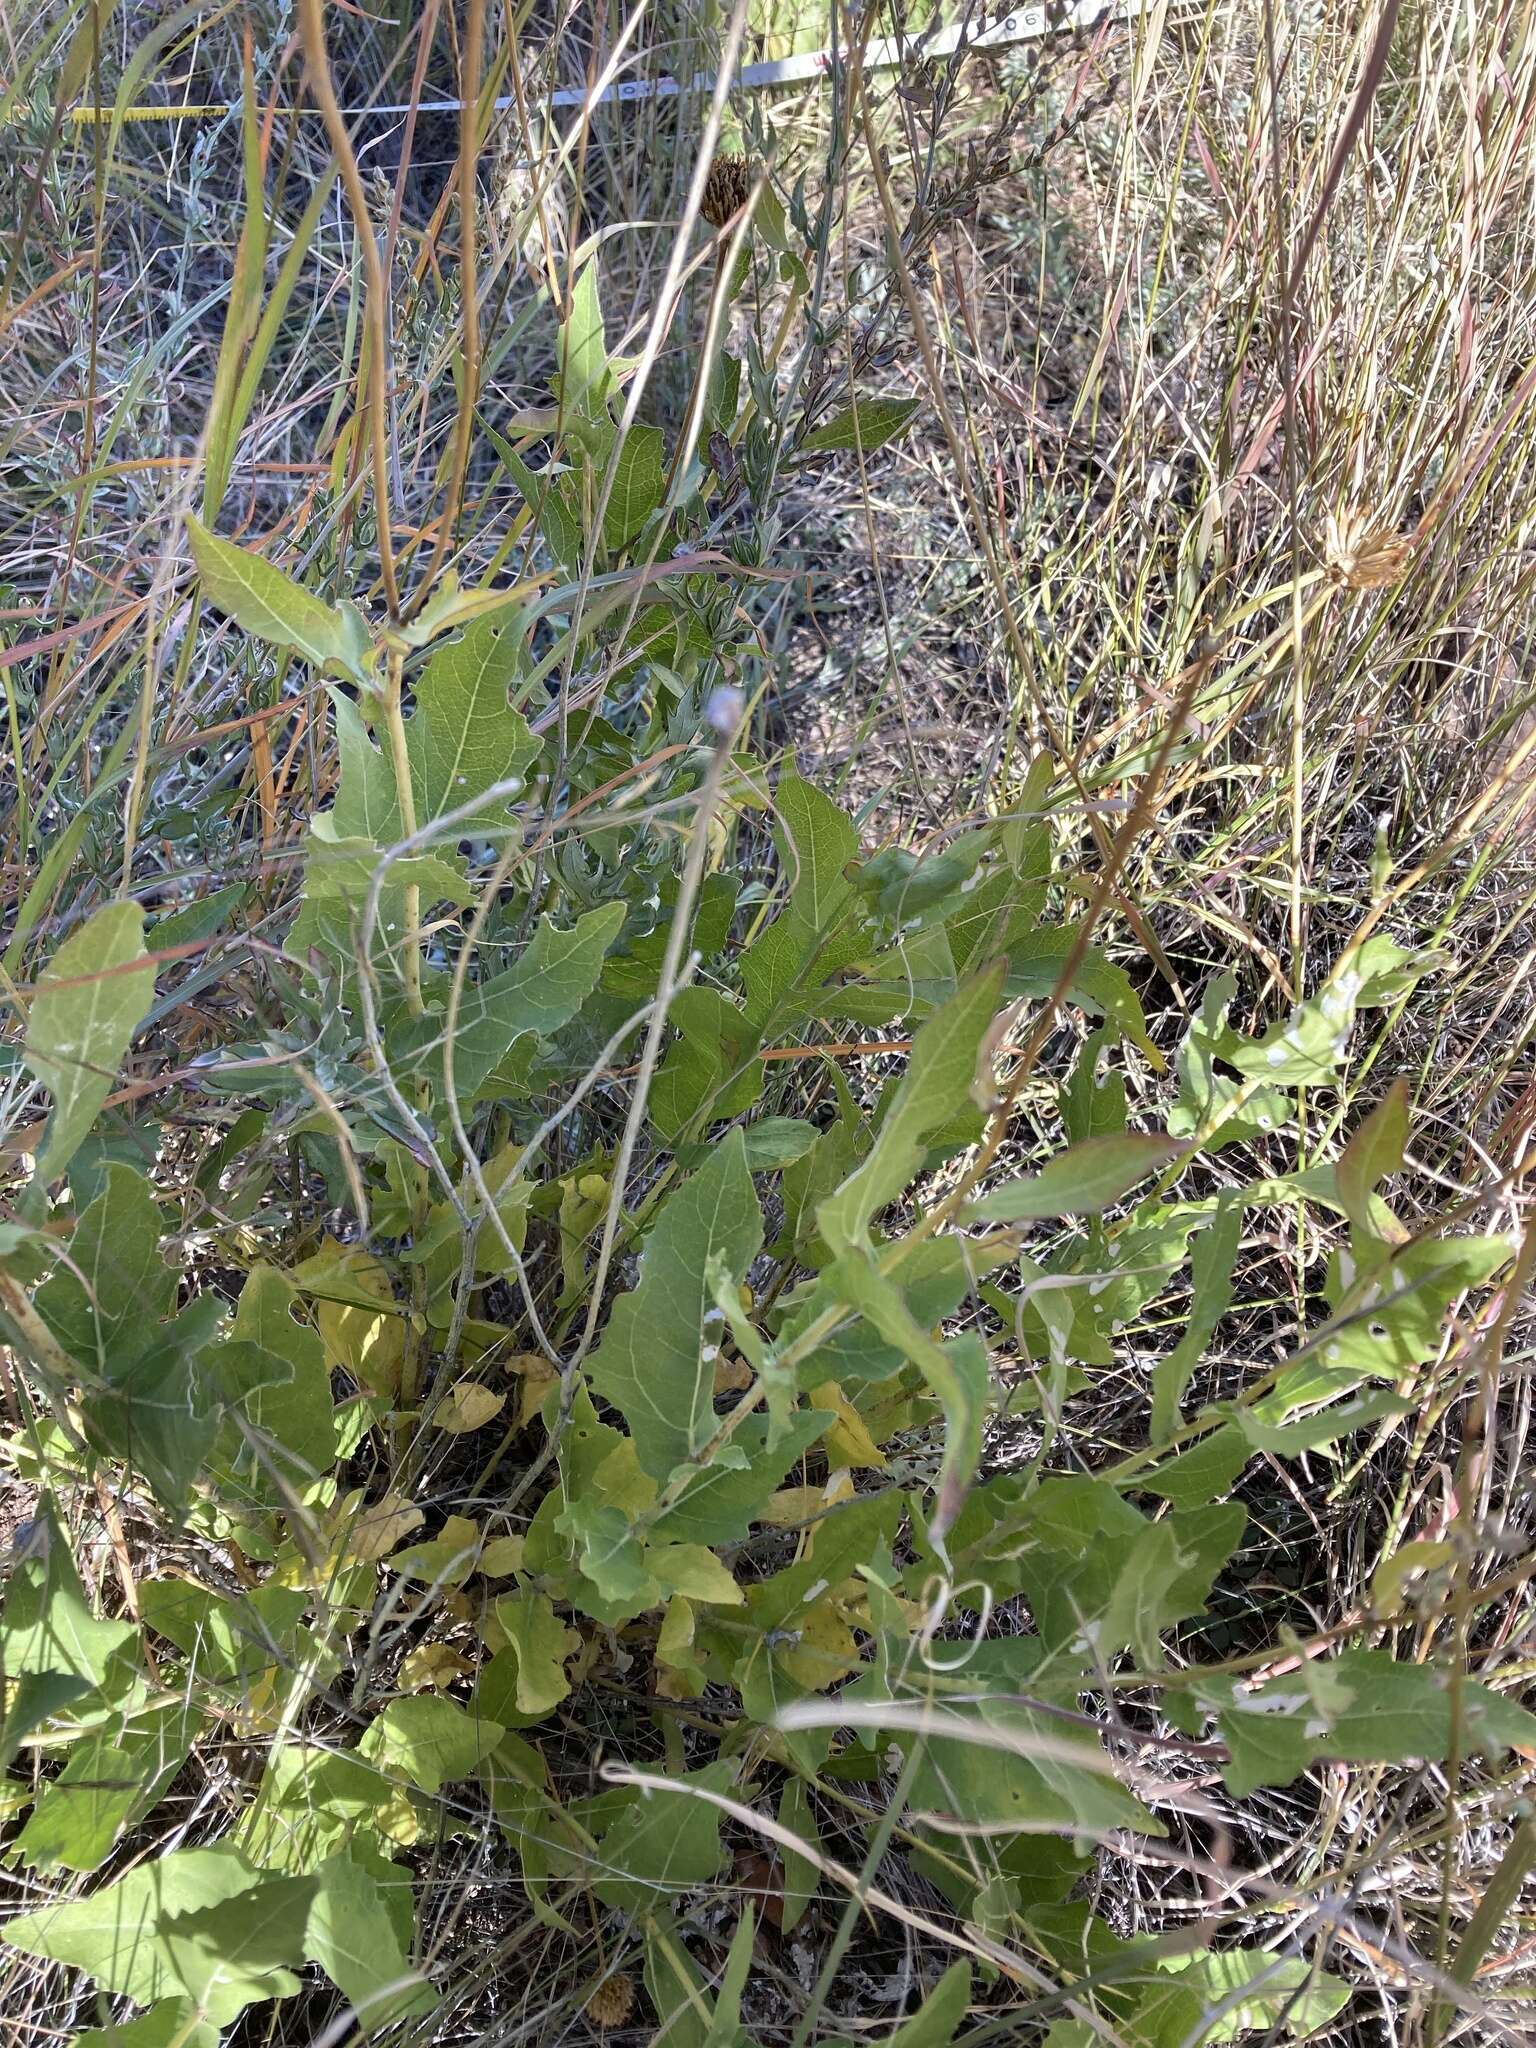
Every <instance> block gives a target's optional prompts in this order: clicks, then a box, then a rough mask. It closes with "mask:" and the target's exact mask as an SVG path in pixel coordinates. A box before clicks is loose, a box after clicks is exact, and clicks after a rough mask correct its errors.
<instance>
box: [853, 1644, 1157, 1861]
mask: <svg viewBox="0 0 1536 2048" xmlns="http://www.w3.org/2000/svg"><path fill="white" fill-rule="evenodd" d="M1051 1663H1052V1660H1051V1658H1050V1654H1049V1652H1047V1651H1046V1650H1045V1648H1044V1646H1043V1645H1042V1644H1041V1643H1040V1642H1039V1641H1038V1640H1036V1639H1034V1638H1032V1637H1027V1636H1020V1637H1015V1638H1013V1639H1012V1640H1009V1641H1005V1642H990V1643H982V1644H981V1645H979V1646H978V1647H977V1649H976V1650H975V1651H974V1652H973V1654H972V1656H971V1657H970V1658H969V1659H968V1661H967V1663H966V1666H965V1693H966V1698H965V1701H964V1704H963V1705H956V1706H954V1707H946V1706H945V1704H944V1700H943V1698H942V1696H938V1697H934V1698H930V1697H928V1695H927V1694H926V1693H924V1694H921V1695H918V1696H916V1697H913V1696H911V1695H909V1694H908V1693H906V1692H905V1691H903V1692H902V1693H901V1694H899V1695H898V1694H895V1693H893V1692H892V1690H891V1687H890V1686H889V1685H888V1684H887V1683H886V1681H885V1680H884V1679H882V1678H881V1677H880V1676H879V1675H878V1674H877V1673H874V1672H871V1674H870V1675H869V1676H868V1677H867V1678H864V1679H860V1680H859V1681H858V1683H857V1684H855V1685H854V1686H852V1687H850V1688H849V1689H848V1690H847V1691H846V1692H845V1693H842V1694H840V1695H839V1698H840V1699H845V1700H848V1701H850V1702H853V1701H857V1702H858V1703H859V1706H860V1708H861V1709H863V1710H867V1711H868V1713H869V1714H870V1715H871V1716H872V1717H873V1721H874V1726H875V1727H876V1728H877V1729H879V1730H880V1732H881V1733H882V1735H887V1739H889V1740H891V1741H894V1742H896V1743H898V1744H900V1746H901V1747H902V1748H903V1749H908V1748H910V1747H911V1745H912V1744H913V1743H915V1742H917V1741H919V1740H920V1741H921V1744H922V1750H921V1755H920V1757H919V1759H918V1762H917V1765H916V1768H915V1770H914V1774H913V1778H912V1787H911V1794H910V1800H911V1807H912V1809H913V1810H914V1811H915V1812H917V1813H934V1814H944V1815H949V1816H952V1817H953V1818H954V1819H955V1820H958V1821H962V1822H965V1823H967V1824H968V1825H969V1826H970V1827H972V1828H978V1829H986V1830H987V1831H988V1832H989V1833H991V1834H993V1835H995V1836H996V1837H997V1838H998V1839H1003V1838H1005V1837H1007V1835H1008V1834H1009V1833H1010V1831H1012V1830H1017V1831H1019V1832H1020V1833H1021V1834H1025V1835H1030V1834H1038V1833H1045V1832H1052V1831H1054V1832H1059V1833H1061V1834H1069V1835H1085V1836H1088V1837H1090V1838H1091V1837H1094V1836H1097V1835H1099V1834H1102V1833H1103V1832H1105V1831H1107V1830H1109V1829H1111V1828H1123V1827H1128V1828H1134V1829H1138V1830H1140V1831H1141V1832H1143V1833H1147V1834H1161V1833H1163V1832H1164V1830H1163V1829H1162V1828H1161V1826H1160V1825H1159V1823H1158V1822H1157V1821H1156V1820H1155V1819H1154V1818H1153V1816H1152V1815H1151V1814H1150V1813H1149V1812H1148V1811H1147V1809H1146V1808H1145V1807H1144V1806H1143V1805H1142V1804H1141V1802H1140V1800H1138V1799H1135V1798H1133V1797H1132V1796H1131V1794H1130V1793H1129V1792H1127V1791H1126V1790H1125V1788H1124V1786H1123V1785H1121V1784H1120V1783H1119V1781H1118V1780H1117V1778H1116V1777H1115V1774H1114V1769H1113V1766H1112V1765H1111V1763H1110V1760H1109V1758H1108V1757H1107V1756H1106V1755H1105V1754H1104V1751H1103V1749H1102V1748H1101V1747H1100V1745H1099V1742H1098V1740H1097V1738H1096V1736H1095V1734H1094V1732H1093V1731H1092V1730H1091V1729H1088V1728H1084V1727H1082V1726H1081V1725H1080V1724H1078V1723H1076V1722H1074V1721H1072V1720H1069V1719H1067V1718H1065V1717H1064V1716H1063V1715H1061V1714H1059V1713H1052V1712H1051V1711H1050V1707H1051V1705H1052V1704H1059V1705H1066V1706H1068V1707H1071V1706H1075V1704H1076V1697H1077V1688H1076V1686H1075V1685H1073V1684H1071V1682H1070V1681H1063V1680H1062V1679H1061V1678H1059V1677H1053V1675H1052V1669H1051ZM1020 1694H1024V1695H1027V1696H1028V1698H1029V1699H1031V1700H1033V1701H1038V1702H1040V1705H1039V1706H1038V1707H1036V1706H1031V1705H1027V1704H1024V1703H1023V1702H1022V1701H1021V1700H1020V1698H1019V1697H1018V1696H1019V1695H1020ZM1063 1694H1065V1695H1067V1696H1066V1697H1063ZM888 1706H890V1707H895V1708H896V1709H906V1710H908V1714H909V1715H910V1713H911V1712H916V1713H917V1714H918V1715H919V1716H920V1718H921V1722H922V1724H923V1732H922V1734H921V1736H919V1734H918V1733H917V1732H916V1731H915V1730H914V1729H913V1728H911V1727H910V1726H904V1725H903V1722H902V1717H901V1715H900V1714H899V1713H893V1714H892V1716H891V1718H890V1721H889V1722H888V1723H887V1722H884V1721H883V1720H882V1714H881V1710H882V1708H884V1707H888ZM1079 1758H1080V1760H1079ZM945 1839H946V1840H948V1831H947V1830H946V1835H945Z"/></svg>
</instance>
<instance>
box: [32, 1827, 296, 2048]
mask: <svg viewBox="0 0 1536 2048" xmlns="http://www.w3.org/2000/svg"><path fill="white" fill-rule="evenodd" d="M266 1882H269V1880H266V1879H264V1877H263V1874H262V1872H261V1871H259V1870H257V1869H255V1868H254V1867H253V1866H252V1865H251V1864H249V1863H248V1862H247V1861H246V1860H245V1858H244V1857H243V1856H242V1855H240V1854H239V1852H238V1851H237V1850H235V1849H232V1848H228V1847H224V1848H216V1849H173V1850H171V1851H170V1852H169V1853H168V1854H166V1855H163V1856H160V1857H157V1858H156V1859H155V1861H154V1862H152V1863H141V1864H139V1865H138V1866H137V1867H136V1868H134V1869H132V1870H130V1871H129V1872H128V1873H127V1875H126V1876H124V1877H121V1878H119V1879H118V1880H117V1881H116V1882H115V1883H113V1884H108V1885H103V1886H101V1887H100V1888H99V1889H98V1890H97V1891H94V1892H92V1893H91V1894H90V1895H89V1896H88V1897H86V1898H75V1899H65V1900H63V1901H61V1902H60V1903H58V1904H55V1905H50V1906H44V1907H43V1908H42V1910H41V1911H40V1912H37V1913H27V1914H23V1915H21V1916H20V1917H19V1918H17V1919H14V1920H8V1921H6V1923H5V1924H4V1926H3V1927H0V1937H3V1938H4V1939H5V1940H6V1941H7V1942H9V1943H10V1945H11V1947H12V1948H18V1949H20V1950H21V1951H22V1952H23V1954H25V1955H30V1956H40V1957H42V1958H43V1959H44V1960H45V1961H49V1962H56V1963H69V1964H72V1965H73V1966H74V1967H76V1968H78V1969H81V1970H84V1971H85V1972H86V1974H87V1975H88V1976H90V1977H92V1978H94V1979H95V1981H96V1983H97V1984H98V1985H99V1986H100V1987H101V1989H102V1990H103V1991H112V1992H117V1993H119V1994H120V1995H121V1996H123V1997H125V1998H131V1999H132V2000H133V2001H134V2002H135V2004H137V2005H154V2004H156V2003H157V2002H158V2001H159V2000H160V1999H163V1998H179V1997H181V1996H182V1995H183V1994H184V1993H185V1991H186V1985H185V1984H184V1982H183V1980H182V1977H181V1973H180V1971H179V1969H178V1968H177V1966H176V1963H175V1960H174V1959H173V1957H172V1954H171V1951H170V1947H169V1945H168V1943H167V1941H166V1931H167V1928H168V1927H169V1926H170V1925H172V1924H173V1923H174V1922H175V1921H177V1920H178V1919H179V1918H181V1917H182V1916H183V1915H187V1914H198V1913H207V1912H209V1911H210V1910H211V1909H213V1908H215V1907H217V1906H220V1905H222V1904H224V1903H225V1902H226V1901H228V1900H230V1899H236V1898H239V1897H241V1896H243V1895H245V1894H248V1893H251V1892H253V1891H255V1890H256V1889H257V1887H258V1886H261V1885H263V1884H264V1883H266ZM289 1985H290V1988H292V1989H297V1985H296V1984H295V1983H294V1982H293V1980H292V1979H290V1980H289ZM273 1995H275V1994H274V1991H273V1988H272V1982H271V1979H270V1977H266V1976H263V1977H262V1978H261V1979H259V1980H257V1982H256V1984H255V1985H254V1986H250V1987H248V1986H247V1985H244V1984H242V1983H239V1982H224V1983H220V1984H219V1985H217V1986H215V1987H213V1996H212V1998H211V1999H210V2001H209V2005H208V2014H207V2017H208V2018H209V2020H210V2021H211V2022H212V2023H213V2024H214V2025H215V2026H222V2025H224V2024H225V2023H226V2022H227V2021H229V2020H232V2019H234V2018H235V2016H236V2015H237V2014H238V2013H240V2012H241V2011H243V2010H244V2008H245V2007H246V2006H247V2005H249V2004H250V2003H251V2002H252V2000H253V1999H257V1998H268V1997H271V1996H273Z"/></svg>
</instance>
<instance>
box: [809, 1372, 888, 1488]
mask: <svg viewBox="0 0 1536 2048" xmlns="http://www.w3.org/2000/svg"><path fill="white" fill-rule="evenodd" d="M806 1398H807V1399H808V1400H809V1402H810V1404H811V1406H812V1407H813V1408H820V1409H822V1410H823V1411H824V1412H825V1413H827V1414H831V1415H835V1416H836V1417H837V1420H836V1422H834V1423H833V1425H832V1427H831V1428H830V1429H829V1430H828V1431H827V1433H826V1435H825V1436H824V1437H823V1438H822V1442H823V1443H824V1444H825V1445H826V1449H827V1457H828V1458H829V1459H830V1461H831V1462H832V1463H833V1464H834V1465H843V1466H846V1467H847V1468H848V1469H849V1470H850V1471H855V1472H858V1471H864V1472H883V1471H884V1470H885V1454H884V1453H883V1452H882V1451H881V1450H880V1448H879V1446H878V1445H877V1444H876V1442H875V1440H874V1438H873V1437H872V1436H871V1435H870V1433H869V1429H868V1427H867V1425H866V1424H865V1421H864V1418H863V1416H862V1415H861V1414H860V1413H859V1411H858V1409H857V1408H855V1407H854V1405H853V1403H852V1402H851V1401H850V1400H849V1399H848V1396H847V1395H846V1394H845V1393H844V1392H843V1390H842V1388H841V1387H840V1386H839V1385H838V1384H837V1381H836V1380H824V1381H823V1382H822V1384H821V1385H820V1386H819V1387H813V1388H812V1389H811V1392H810V1393H809V1394H808V1395H807V1397H806Z"/></svg>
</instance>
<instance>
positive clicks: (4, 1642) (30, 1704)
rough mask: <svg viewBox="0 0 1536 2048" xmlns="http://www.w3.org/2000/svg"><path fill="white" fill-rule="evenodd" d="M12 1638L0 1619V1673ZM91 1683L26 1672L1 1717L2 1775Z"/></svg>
mask: <svg viewBox="0 0 1536 2048" xmlns="http://www.w3.org/2000/svg"><path fill="white" fill-rule="evenodd" d="M10 1647H11V1638H10V1634H9V1632H8V1631H7V1629H6V1627H5V1624H4V1621H3V1619H0V1670H4V1669H6V1668H7V1667H8V1662H9V1657H10ZM90 1690H91V1687H90V1684H89V1682H88V1681H87V1680H86V1679H84V1678H80V1677H78V1676H76V1675H75V1674H74V1673H72V1672H68V1671H24V1672H22V1674H21V1676H20V1677H19V1678H18V1679H17V1680H16V1689H15V1691H14V1692H13V1693H12V1695H11V1698H10V1702H9V1704H8V1705H7V1706H6V1708H5V1710H4V1713H3V1715H0V1773H3V1772H5V1771H8V1770H9V1769H10V1767H11V1765H12V1764H13V1763H14V1762H15V1761H16V1758H17V1756H18V1754H19V1753H20V1750H21V1745H22V1743H23V1742H25V1740H26V1739H27V1737H28V1736H29V1735H31V1734H33V1733H35V1731H36V1730H37V1729H39V1728H41V1727H42V1726H43V1725H44V1723H45V1722H48V1721H51V1720H52V1719H53V1718H54V1716H55V1715H57V1714H62V1713H63V1712H64V1710H65V1708H66V1707H71V1706H73V1705H74V1703H75V1702H76V1700H81V1699H84V1698H85V1697H86V1696H87V1695H88V1694H89V1692H90Z"/></svg>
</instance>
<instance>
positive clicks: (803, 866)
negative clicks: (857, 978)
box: [742, 774, 859, 985]
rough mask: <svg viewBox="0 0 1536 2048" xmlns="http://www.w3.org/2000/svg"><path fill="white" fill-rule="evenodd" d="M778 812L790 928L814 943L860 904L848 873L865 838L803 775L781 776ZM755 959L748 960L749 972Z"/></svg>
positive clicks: (776, 826)
mask: <svg viewBox="0 0 1536 2048" xmlns="http://www.w3.org/2000/svg"><path fill="white" fill-rule="evenodd" d="M774 813H775V815H774V839H775V841H776V843H777V846H778V852H779V865H780V867H781V868H782V869H783V871H784V873H785V874H786V876H787V877H788V879H789V909H788V912H787V917H788V920H789V926H790V929H791V930H792V931H793V932H794V933H795V934H796V935H797V936H798V937H800V938H801V939H803V940H805V941H809V940H810V939H812V938H814V937H816V936H817V935H818V934H820V933H822V932H827V931H830V930H831V929H832V927H833V926H834V925H835V924H836V923H837V921H838V919H839V918H840V917H841V916H842V913H843V911H844V910H845V909H846V908H847V907H848V906H849V905H850V904H851V903H853V902H854V901H856V899H857V893H858V892H857V890H856V889H855V887H854V884H853V883H852V882H851V881H850V880H849V878H848V875H847V872H846V870H847V868H848V866H849V864H850V863H851V862H853V861H854V860H856V859H857V858H858V852H859V835H858V832H857V830H856V829H855V827H854V824H853V820H852V819H851V818H849V817H848V816H847V815H846V813H845V812H843V811H840V810H839V809H838V807H837V805H836V804H835V803H833V801H832V799H831V798H830V797H829V796H827V795H826V794H825V793H824V792H823V791H822V790H820V789H818V788H817V787H816V785H815V784H814V783H811V782H807V781H806V780H805V778H804V777H803V776H801V775H795V774H784V775H781V776H780V777H779V781H778V787H777V788H776V789H775V790H774ZM751 959H752V955H751V953H750V952H749V953H747V954H746V955H744V957H743V961H742V965H743V969H744V970H745V969H746V968H747V967H748V965H749V963H750V962H751ZM749 985H750V984H749Z"/></svg>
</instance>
